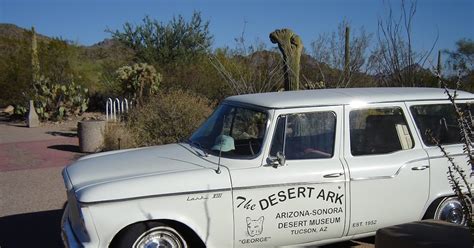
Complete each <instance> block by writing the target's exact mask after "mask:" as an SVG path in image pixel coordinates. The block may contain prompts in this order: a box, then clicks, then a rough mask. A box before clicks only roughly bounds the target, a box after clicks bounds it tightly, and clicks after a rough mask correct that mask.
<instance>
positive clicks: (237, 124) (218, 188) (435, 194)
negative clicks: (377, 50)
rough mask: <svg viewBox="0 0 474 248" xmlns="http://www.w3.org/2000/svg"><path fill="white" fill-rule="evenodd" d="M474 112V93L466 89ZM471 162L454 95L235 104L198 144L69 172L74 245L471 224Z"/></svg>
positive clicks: (241, 241) (68, 227) (390, 93)
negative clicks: (462, 176)
mask: <svg viewBox="0 0 474 248" xmlns="http://www.w3.org/2000/svg"><path fill="white" fill-rule="evenodd" d="M458 94H459V96H458V100H457V102H458V103H459V106H460V107H461V108H468V107H469V103H472V102H474V94H471V93H467V92H462V91H458ZM428 129H429V130H431V131H432V132H433V134H434V135H435V136H436V137H437V138H438V139H440V142H441V143H442V144H443V145H444V147H445V149H446V150H447V151H448V152H449V153H450V154H451V155H452V156H454V157H455V160H456V161H457V162H458V163H460V164H462V166H466V167H465V171H469V172H470V168H468V167H467V166H468V165H467V163H466V158H465V156H464V155H462V145H461V144H460V142H459V140H460V137H459V130H458V126H457V122H456V120H455V117H454V111H453V107H452V105H451V104H450V102H449V101H448V100H447V96H446V95H445V94H444V92H443V90H441V89H431V88H360V89H327V90H309V91H291V92H276V93H264V94H252V95H240V96H232V97H229V98H227V99H225V100H224V101H223V103H222V104H221V105H220V106H219V107H218V108H217V109H216V110H215V112H214V113H213V114H212V115H211V116H210V117H209V119H208V120H207V121H206V122H204V123H203V124H202V126H201V127H200V128H199V129H198V130H197V131H196V132H195V133H194V134H193V135H192V136H191V137H190V138H189V140H188V142H185V143H178V144H170V145H163V146H155V147H147V148H139V149H131V150H121V151H113V152H105V153H99V154H94V155H89V156H86V157H83V158H81V159H79V160H78V161H77V162H75V163H73V164H71V165H69V166H67V167H66V168H65V169H64V171H63V176H64V181H65V184H66V188H67V195H68V204H67V206H66V209H65V213H64V216H63V227H62V228H63V239H64V242H65V243H66V245H67V247H203V246H206V247H275V246H307V245H314V244H324V243H331V242H338V241H343V240H348V239H355V238H361V237H366V236H371V235H374V234H375V231H376V230H377V229H379V228H382V227H386V226H390V225H395V224H400V223H406V222H411V221H416V220H421V219H424V218H434V219H441V220H446V221H450V222H454V223H458V224H464V223H465V221H466V220H465V218H464V217H463V215H462V210H461V205H460V203H459V202H458V200H457V199H456V198H455V197H454V196H453V192H452V190H451V188H450V185H449V183H448V179H447V175H446V172H447V167H448V162H447V159H446V158H445V157H443V156H442V154H441V152H440V150H439V149H438V148H437V147H436V146H435V145H434V144H433V143H432V142H431V139H430V138H429V137H427V135H426V130H428Z"/></svg>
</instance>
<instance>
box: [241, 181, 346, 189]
mask: <svg viewBox="0 0 474 248" xmlns="http://www.w3.org/2000/svg"><path fill="white" fill-rule="evenodd" d="M343 182H348V181H346V180H331V181H328V182H321V181H320V182H299V183H279V184H266V185H255V186H242V187H235V188H234V190H248V189H259V188H275V187H288V186H301V185H318V184H333V183H343Z"/></svg>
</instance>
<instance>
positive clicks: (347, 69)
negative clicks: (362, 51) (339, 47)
mask: <svg viewBox="0 0 474 248" xmlns="http://www.w3.org/2000/svg"><path fill="white" fill-rule="evenodd" d="M349 39H350V28H349V26H346V43H345V47H344V48H345V51H344V80H345V81H346V85H347V84H348V83H347V82H348V81H349V78H350V67H349V66H350V62H351V54H350V53H351V49H350V44H349Z"/></svg>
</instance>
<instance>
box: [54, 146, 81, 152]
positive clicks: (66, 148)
mask: <svg viewBox="0 0 474 248" xmlns="http://www.w3.org/2000/svg"><path fill="white" fill-rule="evenodd" d="M48 148H49V149H55V150H60V151H65V152H76V153H79V152H81V151H80V150H79V146H75V145H52V146H48Z"/></svg>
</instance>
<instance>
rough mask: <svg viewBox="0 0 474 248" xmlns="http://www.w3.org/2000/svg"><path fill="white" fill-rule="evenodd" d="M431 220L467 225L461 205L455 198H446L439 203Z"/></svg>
mask: <svg viewBox="0 0 474 248" xmlns="http://www.w3.org/2000/svg"><path fill="white" fill-rule="evenodd" d="M433 219H435V220H442V221H446V222H450V223H454V224H458V225H463V226H465V225H466V224H467V218H466V216H464V212H463V209H462V204H461V202H460V201H459V199H458V198H457V197H455V196H451V197H446V198H444V199H443V200H442V201H440V203H439V204H438V206H437V208H436V210H435V211H434V214H433Z"/></svg>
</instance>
